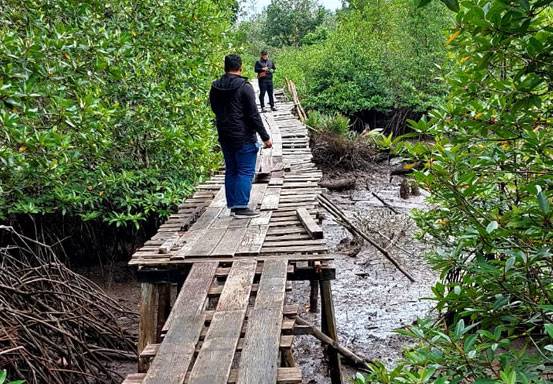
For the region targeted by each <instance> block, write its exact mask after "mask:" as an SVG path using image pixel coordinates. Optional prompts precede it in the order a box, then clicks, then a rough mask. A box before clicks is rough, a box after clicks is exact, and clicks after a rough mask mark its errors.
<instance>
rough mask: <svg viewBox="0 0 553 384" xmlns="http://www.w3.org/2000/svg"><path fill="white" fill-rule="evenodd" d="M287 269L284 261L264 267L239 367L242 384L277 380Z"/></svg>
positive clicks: (267, 264) (271, 262) (263, 383)
mask: <svg viewBox="0 0 553 384" xmlns="http://www.w3.org/2000/svg"><path fill="white" fill-rule="evenodd" d="M287 266H288V261H287V260H268V261H265V263H264V265H263V274H262V275H261V280H260V282H259V291H258V293H257V298H256V300H255V304H254V309H253V310H252V313H251V315H250V317H249V319H248V328H247V329H246V335H245V338H244V348H243V350H242V354H241V358H240V364H239V368H238V382H239V383H241V384H274V383H275V382H276V381H277V376H278V351H279V350H278V344H279V340H280V332H281V324H282V309H283V304H284V296H285V289H286V273H287V272H286V271H287Z"/></svg>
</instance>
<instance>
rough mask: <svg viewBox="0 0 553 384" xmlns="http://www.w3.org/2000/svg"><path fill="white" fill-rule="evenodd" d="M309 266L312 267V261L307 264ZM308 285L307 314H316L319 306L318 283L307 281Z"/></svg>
mask: <svg viewBox="0 0 553 384" xmlns="http://www.w3.org/2000/svg"><path fill="white" fill-rule="evenodd" d="M309 266H310V267H313V266H314V264H313V262H312V261H310V262H309ZM309 284H310V286H311V292H310V294H309V312H311V313H317V310H318V306H319V305H318V301H319V282H318V281H317V280H309Z"/></svg>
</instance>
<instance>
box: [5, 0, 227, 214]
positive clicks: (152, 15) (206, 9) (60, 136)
mask: <svg viewBox="0 0 553 384" xmlns="http://www.w3.org/2000/svg"><path fill="white" fill-rule="evenodd" d="M232 5H235V4H234V1H232V0H224V1H213V0H180V1H179V0H176V1H161V2H160V1H154V0H144V1H139V2H137V1H130V0H109V1H98V0H92V1H86V2H82V1H76V0H46V1H38V0H30V1H15V0H4V1H2V2H0V9H1V12H0V130H1V135H0V180H1V185H0V217H1V218H6V217H7V216H8V215H10V214H45V213H59V214H65V215H74V216H80V217H81V218H83V219H84V220H93V219H96V220H102V221H104V222H108V223H113V224H115V225H123V224H126V223H134V224H135V225H138V223H140V222H141V221H142V220H143V219H144V218H145V217H147V216H148V215H150V214H164V213H166V212H167V211H166V210H167V208H168V207H170V206H172V205H174V204H175V203H177V202H179V201H180V200H181V199H182V197H183V196H184V195H186V194H188V193H189V192H190V191H191V190H192V188H193V185H194V183H195V182H196V181H197V180H198V179H199V178H201V177H202V176H203V175H205V174H206V173H208V172H209V171H210V170H212V169H213V168H214V167H216V166H217V165H218V164H219V156H218V155H217V154H215V152H214V151H213V148H214V145H215V140H214V130H213V128H212V122H211V114H210V111H209V107H208V106H207V104H206V99H207V91H208V89H209V84H210V80H211V79H213V78H214V77H216V76H217V75H218V71H220V70H221V69H222V68H221V67H222V66H221V64H220V63H221V62H222V55H223V52H222V47H223V43H224V41H225V32H226V30H227V29H228V27H229V24H230V20H231V16H232V15H231V14H230V10H231V9H232V7H231V6H232Z"/></svg>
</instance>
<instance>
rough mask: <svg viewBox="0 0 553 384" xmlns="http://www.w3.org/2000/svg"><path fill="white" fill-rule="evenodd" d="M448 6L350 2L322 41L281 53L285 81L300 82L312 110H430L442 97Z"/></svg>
mask: <svg viewBox="0 0 553 384" xmlns="http://www.w3.org/2000/svg"><path fill="white" fill-rule="evenodd" d="M446 11H447V9H446V8H445V7H443V6H442V5H439V4H431V5H429V6H428V7H427V8H426V9H424V10H420V9H417V8H416V7H415V6H414V5H413V4H412V2H411V1H410V0H392V1H380V0H371V1H351V2H350V5H349V8H347V9H345V10H343V11H340V12H339V14H338V16H337V21H336V26H335V27H334V28H331V29H329V30H328V31H327V33H326V34H325V36H326V38H325V39H323V40H322V42H320V43H318V44H313V45H309V46H304V47H302V48H301V49H292V48H289V49H285V50H283V51H282V52H279V53H278V57H277V61H278V63H279V64H280V72H279V76H280V79H282V78H283V77H287V78H290V79H292V80H293V81H295V82H296V84H297V86H298V91H299V93H300V96H301V98H302V101H303V102H304V103H305V104H306V107H307V108H309V109H317V110H320V111H326V112H336V111H337V112H341V113H344V114H347V115H353V114H355V113H358V112H361V111H368V110H378V111H390V110H394V109H400V108H409V109H411V110H415V111H425V110H427V109H428V108H429V107H430V106H432V105H435V104H436V103H437V99H440V98H441V96H443V94H444V90H445V88H444V86H443V82H442V81H440V80H439V79H436V77H437V76H439V75H440V74H441V71H440V70H439V68H438V67H437V66H436V65H441V64H442V63H443V62H444V61H445V29H446V27H447V26H449V25H450V22H451V19H450V17H449V15H448V14H447V12H446Z"/></svg>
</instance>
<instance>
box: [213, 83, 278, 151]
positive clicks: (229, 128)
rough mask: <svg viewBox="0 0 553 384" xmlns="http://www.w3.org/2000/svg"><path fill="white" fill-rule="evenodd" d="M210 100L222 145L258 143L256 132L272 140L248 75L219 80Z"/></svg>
mask: <svg viewBox="0 0 553 384" xmlns="http://www.w3.org/2000/svg"><path fill="white" fill-rule="evenodd" d="M209 101H210V103H211V109H212V110H213V112H214V113H215V118H216V124H217V131H218V133H219V142H220V143H221V144H222V145H229V146H233V147H240V146H242V145H244V144H247V143H257V137H256V135H255V134H256V132H257V133H258V134H259V136H261V140H263V141H267V140H269V134H268V133H267V131H266V130H265V127H264V126H263V122H262V121H261V116H259V112H258V111H257V106H256V104H255V92H254V90H253V87H252V85H251V84H250V83H248V81H247V79H246V78H245V77H242V76H238V75H230V74H225V75H223V76H222V77H221V78H220V79H219V80H215V81H214V82H213V84H212V85H211V91H210V92H209Z"/></svg>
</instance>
